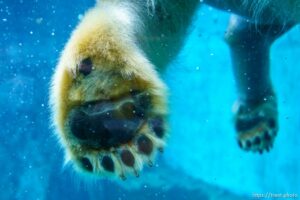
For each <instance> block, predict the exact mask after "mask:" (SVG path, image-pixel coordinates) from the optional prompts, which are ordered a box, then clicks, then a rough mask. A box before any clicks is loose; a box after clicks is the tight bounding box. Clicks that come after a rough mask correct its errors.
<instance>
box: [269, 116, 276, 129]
mask: <svg viewBox="0 0 300 200" xmlns="http://www.w3.org/2000/svg"><path fill="white" fill-rule="evenodd" d="M268 124H269V127H270V128H271V129H273V128H275V127H276V121H275V119H273V118H272V119H269V121H268Z"/></svg>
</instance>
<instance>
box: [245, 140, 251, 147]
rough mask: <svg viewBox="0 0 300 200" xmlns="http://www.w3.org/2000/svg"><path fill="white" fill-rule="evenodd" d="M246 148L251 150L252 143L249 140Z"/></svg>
mask: <svg viewBox="0 0 300 200" xmlns="http://www.w3.org/2000/svg"><path fill="white" fill-rule="evenodd" d="M246 147H247V148H250V147H251V142H250V141H249V140H247V141H246Z"/></svg>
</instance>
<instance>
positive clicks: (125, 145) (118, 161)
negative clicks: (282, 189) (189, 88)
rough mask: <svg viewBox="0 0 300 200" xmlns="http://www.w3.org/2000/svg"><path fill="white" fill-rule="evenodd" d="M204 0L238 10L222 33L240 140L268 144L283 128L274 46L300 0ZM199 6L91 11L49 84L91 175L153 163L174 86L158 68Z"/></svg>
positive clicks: (71, 147)
mask: <svg viewBox="0 0 300 200" xmlns="http://www.w3.org/2000/svg"><path fill="white" fill-rule="evenodd" d="M203 2H204V3H207V4H210V5H212V6H215V7H218V8H220V9H223V10H226V11H229V12H234V13H236V14H237V15H240V17H238V16H237V15H234V16H233V17H232V18H231V21H230V25H229V28H228V30H227V32H226V35H225V38H226V40H227V42H228V44H229V45H230V48H231V51H232V58H233V68H234V73H235V78H236V80H237V83H238V94H239V99H238V101H237V102H238V103H237V109H236V115H235V116H236V118H235V121H236V122H235V126H236V130H237V139H238V144H239V145H240V147H241V148H242V149H245V150H250V151H254V152H260V153H262V152H263V151H264V150H267V151H268V150H269V149H270V148H271V147H272V145H273V141H274V138H275V136H276V134H277V130H278V125H277V104H276V95H275V92H274V90H273V88H272V84H271V81H270V79H269V73H268V71H269V62H268V60H269V57H268V56H269V47H270V46H271V44H272V42H273V41H274V40H276V39H277V38H278V37H279V36H281V35H282V34H283V33H284V32H286V31H288V30H289V29H290V28H291V27H292V26H293V25H294V24H296V23H297V22H298V21H299V12H298V10H299V9H298V5H299V4H300V3H299V2H300V1H283V0H276V1H272V2H271V1H267V0H263V1H258V0H253V1H250V0H248V1H246V0H236V1H235V0H226V1H222V2H220V1H218V0H204V1H203ZM199 5H200V3H199V1H197V0H178V1H175V0H157V1H154V0H152V1H151V0H147V1H146V0H138V1H129V0H115V1H111V0H101V1H99V2H97V3H96V5H95V7H94V8H92V9H90V10H89V11H87V13H86V14H85V15H84V17H83V19H82V20H81V22H80V23H79V25H78V26H77V28H76V29H75V30H74V32H73V33H72V35H71V37H70V40H69V41H68V42H67V44H66V46H65V48H64V50H63V52H62V54H61V57H60V60H59V63H58V65H57V68H56V71H55V74H54V76H53V80H52V87H51V92H50V94H51V99H50V101H51V106H52V111H53V123H54V125H55V127H56V128H57V135H58V138H59V140H60V142H61V144H62V146H63V148H64V149H65V152H66V163H71V164H73V166H74V167H75V169H77V170H79V171H81V172H83V173H85V174H91V175H93V176H103V175H104V176H105V175H108V176H111V175H116V176H115V177H121V178H122V179H125V178H126V176H127V175H129V174H134V175H136V176H139V171H141V169H142V167H143V164H144V163H147V164H148V165H150V166H152V165H153V162H154V158H155V154H156V152H157V150H159V151H163V148H164V145H165V140H166V139H167V137H168V134H167V132H168V131H167V129H168V128H167V125H166V116H167V113H168V111H167V100H166V99H167V90H166V86H165V85H164V83H163V82H162V81H161V79H160V78H159V73H158V72H162V71H163V70H164V68H165V67H166V65H167V64H168V63H169V62H170V61H171V60H172V59H173V58H174V56H176V54H177V53H178V51H179V50H180V47H181V46H182V44H183V42H184V38H185V35H186V33H187V29H188V26H189V24H190V22H191V21H192V18H193V14H194V13H195V11H196V10H197V9H198V6H199ZM270 16H271V17H270ZM260 44H264V45H260ZM199 45H201V44H199ZM251 48H252V49H253V48H254V51H253V50H252V49H251ZM245 60H246V61H247V62H244V61H245ZM253 65H255V66H256V67H254V68H253V67H251V66H253ZM245 73H246V74H249V77H248V78H245V77H243V76H241V74H245ZM253 77H255V79H254V78H253ZM257 81H260V83H261V84H260V85H258V84H257ZM249 87H251V88H253V90H252V91H253V92H249V91H248V90H247V88H249Z"/></svg>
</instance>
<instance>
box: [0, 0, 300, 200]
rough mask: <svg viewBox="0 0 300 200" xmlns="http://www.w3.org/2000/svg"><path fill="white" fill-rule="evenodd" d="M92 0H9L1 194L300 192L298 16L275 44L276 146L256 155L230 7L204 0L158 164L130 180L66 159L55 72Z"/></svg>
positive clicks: (173, 85) (175, 87) (177, 77)
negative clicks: (249, 146)
mask: <svg viewBox="0 0 300 200" xmlns="http://www.w3.org/2000/svg"><path fill="white" fill-rule="evenodd" d="M93 4H94V2H93V1H92V0H86V1H59V0H52V1H46V0H34V1H33V0H31V1H23V0H19V1H16V0H12V1H8V0H5V1H1V0H0V33H1V37H0V66H1V68H0V69H1V76H0V120H1V123H0V161H1V164H0V172H1V178H0V190H1V191H2V192H1V193H0V199H209V198H212V197H215V198H216V199H246V198H251V197H252V195H253V193H266V192H271V193H290V194H293V193H294V194H298V196H299V195H300V175H299V173H300V155H299V152H300V137H299V130H300V107H299V103H298V102H299V99H300V90H299V86H298V85H299V84H298V81H299V78H300V69H299V65H300V61H299V60H298V58H299V55H300V37H299V26H296V27H295V28H294V29H292V31H290V32H289V33H288V34H286V35H285V36H283V37H282V38H280V39H279V40H278V41H276V43H275V44H274V46H273V47H272V51H271V63H272V70H271V71H272V79H273V81H274V86H275V88H276V91H277V94H278V99H279V110H280V116H279V118H280V132H279V135H278V137H277V139H276V142H275V147H274V149H273V150H272V151H271V152H270V153H268V154H263V155H262V156H260V155H255V154H251V153H245V152H243V151H241V150H240V149H239V148H238V146H237V144H236V141H235V133H234V130H233V125H232V124H233V122H232V113H231V107H232V104H233V102H234V100H235V99H236V94H235V82H234V79H233V76H232V71H231V61H230V55H229V49H228V46H227V45H226V44H225V42H224V40H223V34H224V31H225V30H226V26H227V21H228V17H229V15H228V14H226V13H223V12H220V11H217V10H215V9H212V8H209V7H206V6H203V7H202V8H201V9H200V10H199V11H198V12H197V14H196V16H195V19H194V22H193V23H192V24H191V27H190V31H189V34H188V36H187V39H186V42H185V45H184V46H183V49H182V51H181V52H180V54H179V55H178V57H177V58H176V59H175V60H174V61H173V62H172V63H171V64H170V66H169V67H168V69H167V71H166V73H165V74H163V75H162V77H163V79H164V80H165V81H166V82H167V84H168V86H169V88H170V100H169V102H170V117H169V118H170V120H169V121H170V126H171V134H170V136H171V137H170V138H169V142H168V147H167V148H166V152H165V153H164V154H163V155H160V156H159V157H158V160H157V162H156V163H157V164H156V165H155V167H154V168H152V169H149V168H148V167H146V168H145V171H144V173H142V176H141V177H140V178H139V179H135V178H134V179H132V180H128V181H126V182H125V185H124V184H123V183H119V182H111V181H110V180H93V181H90V180H85V178H83V177H80V176H78V175H77V174H75V173H74V172H72V170H71V169H69V168H63V167H62V164H63V150H62V149H61V147H60V146H59V144H58V143H57V141H56V138H55V136H54V134H53V130H51V128H50V112H49V107H48V96H49V94H48V91H49V82H50V78H51V75H52V73H53V70H54V68H55V65H56V63H57V60H58V57H59V53H60V51H61V50H62V48H63V46H64V44H65V42H66V41H67V39H68V37H69V35H70V33H71V31H72V30H73V29H74V27H75V26H76V24H77V23H78V20H79V18H80V16H81V15H82V14H84V12H85V11H86V10H87V9H88V8H89V7H91V6H92V5H93Z"/></svg>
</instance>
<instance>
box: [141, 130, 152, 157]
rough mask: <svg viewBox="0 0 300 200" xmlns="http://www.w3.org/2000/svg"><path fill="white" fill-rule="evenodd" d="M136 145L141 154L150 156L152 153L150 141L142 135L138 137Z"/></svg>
mask: <svg viewBox="0 0 300 200" xmlns="http://www.w3.org/2000/svg"><path fill="white" fill-rule="evenodd" d="M137 144H138V150H139V151H140V152H141V153H143V154H146V155H150V154H151V152H152V151H153V143H152V141H151V140H150V139H149V138H148V137H146V136H144V135H142V136H141V137H139V139H138V140H137Z"/></svg>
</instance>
